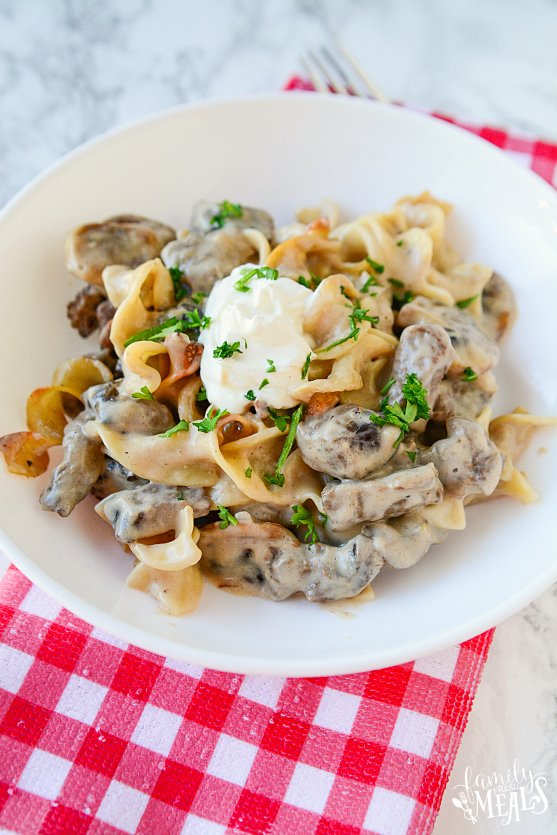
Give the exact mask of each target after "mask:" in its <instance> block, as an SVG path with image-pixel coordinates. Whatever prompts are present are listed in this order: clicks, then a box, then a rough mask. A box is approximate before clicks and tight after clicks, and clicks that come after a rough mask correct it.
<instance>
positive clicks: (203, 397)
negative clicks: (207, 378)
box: [195, 386, 207, 403]
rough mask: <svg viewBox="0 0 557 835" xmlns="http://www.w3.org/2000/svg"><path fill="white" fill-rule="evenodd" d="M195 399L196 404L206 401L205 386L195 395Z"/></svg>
mask: <svg viewBox="0 0 557 835" xmlns="http://www.w3.org/2000/svg"><path fill="white" fill-rule="evenodd" d="M195 399H196V400H197V402H198V403H199V402H200V401H202V400H207V389H206V388H205V386H201V388H200V389H199V391H198V392H197V394H196V395H195Z"/></svg>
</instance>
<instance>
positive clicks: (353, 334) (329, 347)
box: [315, 328, 360, 354]
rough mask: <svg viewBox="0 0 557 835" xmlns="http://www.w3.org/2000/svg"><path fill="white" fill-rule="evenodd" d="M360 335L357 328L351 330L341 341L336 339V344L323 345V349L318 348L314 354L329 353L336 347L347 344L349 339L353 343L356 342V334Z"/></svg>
mask: <svg viewBox="0 0 557 835" xmlns="http://www.w3.org/2000/svg"><path fill="white" fill-rule="evenodd" d="M359 333H360V329H359V328H353V329H352V330H351V331H350V333H349V334H348V336H343V338H342V339H337V340H336V342H331V344H330V345H325V347H324V348H318V349H317V351H316V352H315V353H316V354H323V353H325V351H331V350H332V349H333V348H336V347H337V345H342V344H343V343H344V342H348V340H349V339H353V340H354V342H357V341H358V334H359Z"/></svg>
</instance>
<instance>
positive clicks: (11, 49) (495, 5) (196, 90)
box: [0, 0, 557, 835]
mask: <svg viewBox="0 0 557 835" xmlns="http://www.w3.org/2000/svg"><path fill="white" fill-rule="evenodd" d="M331 35H336V36H338V37H340V38H341V39H342V40H343V42H344V43H345V45H346V46H347V47H348V48H349V49H350V50H351V51H352V52H353V53H354V54H355V55H356V57H357V58H358V59H359V60H360V62H361V63H362V65H363V66H364V67H365V68H366V69H367V70H368V71H369V73H370V74H372V75H373V77H374V78H375V80H376V81H377V83H378V84H379V85H380V86H381V87H382V88H383V89H384V90H385V92H386V93H388V94H389V95H390V96H392V97H394V98H397V99H400V100H405V101H408V102H410V103H412V104H414V105H417V106H420V107H424V108H430V109H437V110H441V111H444V112H446V113H450V114H453V115H455V116H459V117H460V118H462V119H465V120H469V121H474V122H482V123H483V122H489V123H491V124H495V125H501V126H507V127H512V128H515V129H522V130H527V131H531V132H533V133H536V134H538V135H541V136H544V137H546V138H548V139H551V138H553V139H554V140H557V121H556V119H555V116H556V105H557V50H556V49H555V43H556V41H557V2H555V0H530V1H529V2H528V3H525V2H523V0H407V2H405V0H390V2H387V0H345V2H342V0H325V2H318V1H317V0H220V1H219V0H198V2H189V1H188V0H186V1H185V2H184V0H182V2H180V0H160V2H155V0H113V2H109V0H50V1H49V2H44V0H18V2H16V0H0V204H3V203H5V202H6V201H7V200H8V199H9V198H10V197H11V196H12V194H14V193H15V192H16V191H17V190H18V189H19V188H20V187H21V186H23V185H24V184H25V183H26V182H28V180H29V179H30V178H31V177H33V175H35V174H36V173H37V172H38V171H40V170H41V169H42V168H44V167H45V166H46V165H48V164H49V163H50V162H52V161H53V160H55V159H56V158H57V157H59V156H60V155H61V154H63V153H65V152H66V151H68V150H69V149H71V148H73V147H75V146H76V145H77V144H79V143H80V142H82V141H83V140H85V139H87V138H89V137H91V136H94V135H96V134H98V133H100V132H102V131H104V130H106V129H108V128H111V127H113V126H116V125H119V124H122V123H124V122H126V121H129V120H131V119H135V118H137V117H140V116H142V115H144V114H147V113H150V112H153V111H155V110H158V109H160V108H164V107H167V106H169V105H173V104H176V103H179V102H183V101H190V100H194V99H199V98H205V97H207V96H227V95H234V94H236V93H246V92H257V91H270V90H275V89H277V88H279V87H280V86H281V84H282V83H283V81H284V80H285V79H286V78H287V77H288V75H289V74H290V73H291V72H292V71H295V70H297V68H298V63H297V58H298V55H299V53H300V52H302V51H303V50H304V49H307V48H310V47H314V46H316V45H318V44H320V43H322V42H324V41H326V40H327V38H329V37H330V36H331ZM556 613H557V591H556V590H555V589H553V590H552V591H548V592H547V593H546V594H545V595H543V596H542V597H541V598H540V599H539V600H537V601H536V602H535V603H533V604H531V605H530V606H528V607H527V608H526V609H525V610H524V611H523V612H521V613H520V614H518V615H515V616H514V617H513V618H511V619H510V620H508V621H507V622H505V623H504V624H502V625H501V626H500V627H499V628H498V629H497V631H496V634H495V639H494V642H493V647H492V650H491V653H490V657H489V660H488V663H487V665H486V669H485V673H484V677H483V681H482V683H481V686H480V689H479V693H478V696H477V699H476V703H475V705H474V708H473V710H472V713H471V716H470V721H469V725H468V728H467V730H466V733H465V735H464V738H463V742H462V745H461V748H460V751H459V753H458V757H457V761H456V765H455V769H454V772H453V776H452V778H451V784H452V783H455V782H460V781H461V779H462V778H463V776H464V769H465V767H466V766H467V765H470V766H471V767H472V768H473V769H474V771H475V772H478V771H483V772H492V771H494V770H503V771H504V770H507V769H508V768H510V767H511V766H512V761H513V760H514V759H515V758H517V757H518V758H519V759H520V761H521V763H522V765H524V766H525V767H527V768H532V769H534V770H536V771H546V772H549V773H550V775H551V778H552V781H553V785H552V786H551V785H550V810H549V811H548V812H546V813H545V814H544V815H541V816H538V817H534V816H532V815H529V816H526V817H523V819H522V821H521V822H520V824H518V825H516V826H514V828H513V826H509V827H505V830H506V831H508V832H509V833H513V835H514V833H521V834H522V833H523V834H524V835H542V833H543V835H545V833H550V832H554V831H557V792H556V789H555V784H556V783H557V742H556V740H557V649H556V648H557V617H556ZM450 794H451V793H450V791H449V792H447V794H446V796H445V799H444V802H443V806H442V809H441V813H440V815H439V818H438V821H437V824H436V827H435V835H458V833H465V832H467V831H474V832H476V833H480V834H481V835H484V833H485V834H486V835H488V833H489V834H490V833H497V832H500V831H501V826H500V821H497V820H492V821H489V820H486V819H485V818H484V819H482V820H480V821H479V822H478V824H476V825H475V826H474V827H473V828H472V827H471V825H470V824H469V823H467V822H465V821H463V819H462V813H461V812H460V811H459V810H458V809H455V808H454V807H453V806H452V804H451V803H450Z"/></svg>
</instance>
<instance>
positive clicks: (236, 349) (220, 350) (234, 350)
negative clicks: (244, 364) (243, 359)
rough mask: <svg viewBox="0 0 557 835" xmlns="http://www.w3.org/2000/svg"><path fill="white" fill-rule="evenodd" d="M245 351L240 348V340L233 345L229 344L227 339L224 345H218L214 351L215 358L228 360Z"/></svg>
mask: <svg viewBox="0 0 557 835" xmlns="http://www.w3.org/2000/svg"><path fill="white" fill-rule="evenodd" d="M243 353H244V352H243V351H241V350H240V341H239V340H238V341H237V342H233V343H232V345H229V344H228V342H227V341H226V339H225V340H224V342H223V343H222V345H217V347H216V348H215V350H214V351H213V358H214V359H216V360H226V359H228V358H229V357H231V356H233V355H234V354H243Z"/></svg>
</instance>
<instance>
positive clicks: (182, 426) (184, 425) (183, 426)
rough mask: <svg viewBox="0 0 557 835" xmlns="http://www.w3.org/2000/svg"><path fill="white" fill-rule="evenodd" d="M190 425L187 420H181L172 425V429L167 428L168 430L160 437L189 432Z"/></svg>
mask: <svg viewBox="0 0 557 835" xmlns="http://www.w3.org/2000/svg"><path fill="white" fill-rule="evenodd" d="M189 431H190V425H189V423H188V421H187V420H181V421H180V422H179V423H177V424H176V426H172V427H171V428H170V429H167V430H166V432H161V433H160V435H159V438H170V437H171V436H172V435H176V433H177V432H189Z"/></svg>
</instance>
